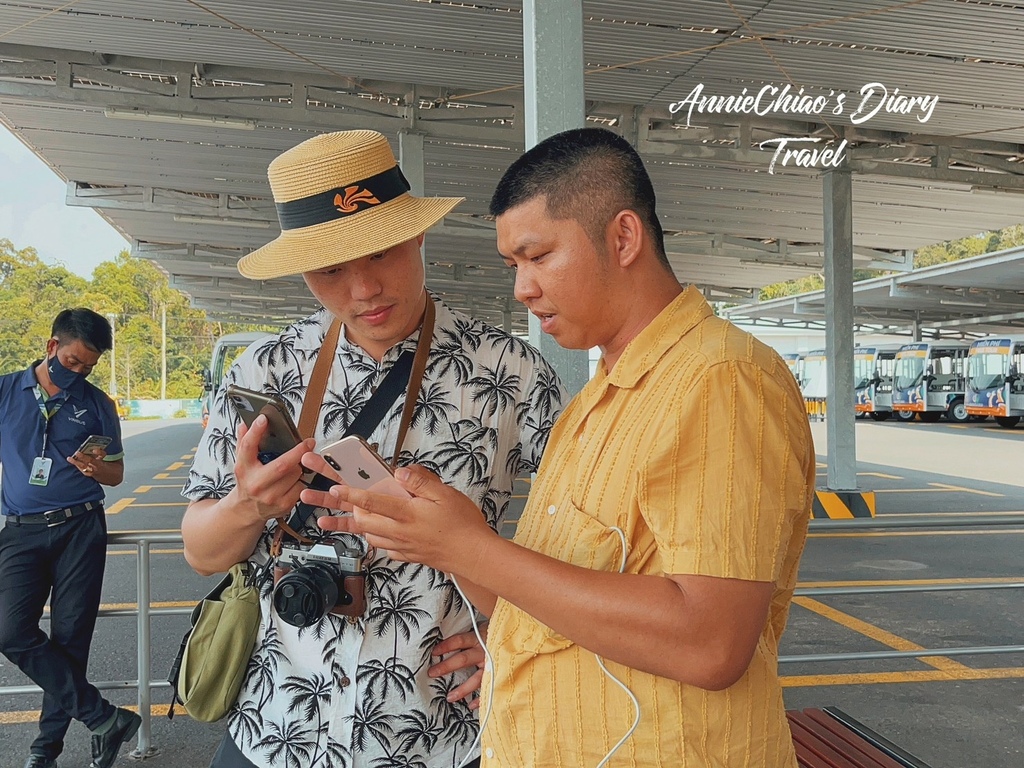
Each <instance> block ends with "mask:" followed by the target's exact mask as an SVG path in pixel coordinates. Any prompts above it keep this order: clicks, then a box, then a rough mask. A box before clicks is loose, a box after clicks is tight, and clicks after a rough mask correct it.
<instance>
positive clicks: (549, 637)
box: [523, 500, 624, 654]
mask: <svg viewBox="0 0 1024 768" xmlns="http://www.w3.org/2000/svg"><path fill="white" fill-rule="evenodd" d="M541 514H542V515H544V516H545V517H546V518H547V519H548V520H547V522H548V525H546V526H543V527H544V529H545V531H546V535H544V536H543V540H542V541H541V542H538V544H539V546H538V547H537V549H539V550H540V551H541V552H543V553H544V554H546V555H549V556H550V557H553V558H555V559H557V560H561V561H562V562H565V563H570V564H572V565H576V566H579V567H580V568H587V569H589V570H592V571H607V572H610V573H618V572H619V566H620V564H621V562H622V557H623V543H624V542H623V538H620V537H619V534H618V533H617V532H616V531H615V530H614V529H612V528H610V527H608V526H606V525H605V524H604V523H602V522H601V521H600V520H598V519H597V518H595V517H593V516H591V515H588V514H587V513H586V512H584V511H582V510H581V509H579V508H578V507H576V506H575V505H573V504H571V503H570V502H569V501H568V500H566V501H564V502H562V504H560V505H551V506H549V507H548V508H547V509H546V510H544V511H542V512H541ZM527 546H530V545H529V544H527ZM524 624H525V626H524V627H523V629H524V630H525V632H524V635H525V637H524V638H523V650H524V651H526V652H527V653H537V654H541V653H552V652H554V651H558V650H562V649H564V648H568V647H569V646H571V645H572V644H573V643H572V641H571V640H568V639H567V638H565V637H564V636H563V635H560V634H558V633H557V632H555V631H553V630H552V629H551V628H550V627H548V626H546V625H544V624H542V623H540V622H539V621H537V620H536V619H534V618H532V617H529V616H524Z"/></svg>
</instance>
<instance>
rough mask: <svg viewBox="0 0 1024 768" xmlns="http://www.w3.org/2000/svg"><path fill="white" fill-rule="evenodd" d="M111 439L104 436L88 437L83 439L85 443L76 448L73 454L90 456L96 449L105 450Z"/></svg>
mask: <svg viewBox="0 0 1024 768" xmlns="http://www.w3.org/2000/svg"><path fill="white" fill-rule="evenodd" d="M113 439H114V438H112V437H107V436H106V435H89V436H88V437H87V438H85V442H83V443H82V444H81V445H80V446H78V450H77V451H75V453H80V454H82V455H83V456H92V452H93V451H95V450H96V449H97V448H106V447H107V446H108V445H110V443H111V441H113Z"/></svg>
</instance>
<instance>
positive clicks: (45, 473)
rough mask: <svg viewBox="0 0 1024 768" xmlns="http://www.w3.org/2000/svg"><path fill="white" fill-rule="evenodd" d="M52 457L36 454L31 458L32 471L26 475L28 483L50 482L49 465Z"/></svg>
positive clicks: (44, 483) (41, 483) (43, 483)
mask: <svg viewBox="0 0 1024 768" xmlns="http://www.w3.org/2000/svg"><path fill="white" fill-rule="evenodd" d="M52 466H53V459H48V458H44V457H43V456H36V457H35V459H33V460H32V471H31V473H30V474H29V476H28V482H29V485H46V484H47V483H48V482H50V467H52Z"/></svg>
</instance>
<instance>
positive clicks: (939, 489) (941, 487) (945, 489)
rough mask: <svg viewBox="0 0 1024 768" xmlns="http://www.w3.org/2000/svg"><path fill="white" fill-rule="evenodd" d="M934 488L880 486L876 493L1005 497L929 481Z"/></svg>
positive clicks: (990, 492) (999, 494) (989, 492)
mask: <svg viewBox="0 0 1024 768" xmlns="http://www.w3.org/2000/svg"><path fill="white" fill-rule="evenodd" d="M928 485H931V486H934V487H932V488H879V489H877V490H876V491H875V493H976V494H978V495H979V496H997V497H999V498H1004V495H1003V494H1001V493H992V491H979V490H977V489H975V488H963V487H961V486H959V485H946V484H945V483H928Z"/></svg>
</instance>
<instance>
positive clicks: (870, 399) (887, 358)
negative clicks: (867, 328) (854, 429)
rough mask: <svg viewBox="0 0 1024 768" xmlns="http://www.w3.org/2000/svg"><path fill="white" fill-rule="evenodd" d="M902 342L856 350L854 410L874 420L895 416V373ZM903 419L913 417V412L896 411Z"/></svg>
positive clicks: (854, 351) (854, 352) (854, 355)
mask: <svg viewBox="0 0 1024 768" xmlns="http://www.w3.org/2000/svg"><path fill="white" fill-rule="evenodd" d="M900 346H901V345H900V344H879V345H876V346H871V347H857V348H856V349H854V350H853V389H854V406H853V408H854V410H855V411H856V412H857V413H858V414H863V415H867V416H870V417H871V418H872V419H874V420H875V421H885V420H886V419H888V418H889V417H890V416H892V415H893V413H894V411H893V409H892V374H893V369H894V368H895V367H896V352H897V350H899V348H900ZM895 414H896V417H897V418H899V419H900V420H902V421H910V420H911V419H913V418H914V415H915V413H914V411H902V410H901V411H895Z"/></svg>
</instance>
